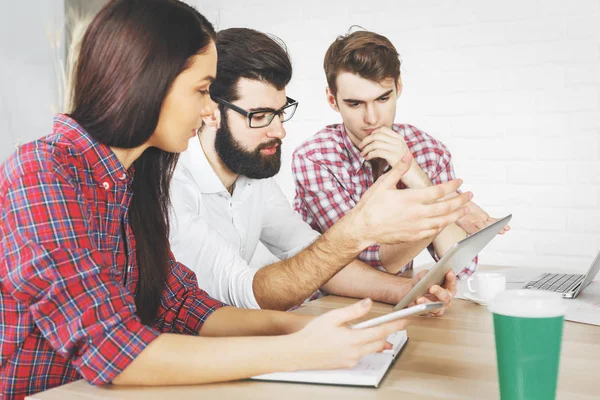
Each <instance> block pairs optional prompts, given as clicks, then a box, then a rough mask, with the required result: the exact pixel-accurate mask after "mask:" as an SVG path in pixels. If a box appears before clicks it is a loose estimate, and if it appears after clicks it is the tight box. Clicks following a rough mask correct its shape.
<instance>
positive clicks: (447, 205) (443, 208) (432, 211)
mask: <svg viewBox="0 0 600 400" xmlns="http://www.w3.org/2000/svg"><path fill="white" fill-rule="evenodd" d="M472 198H473V193H471V192H465V193H461V194H459V195H458V196H456V197H453V198H451V199H448V200H444V201H440V202H438V203H434V204H429V205H427V206H426V207H427V209H426V210H425V212H426V214H425V215H426V216H431V217H435V216H438V215H446V214H449V213H451V212H452V211H454V210H457V209H459V208H460V207H462V206H465V205H466V204H467V203H468V202H469V201H471V199H472Z"/></svg>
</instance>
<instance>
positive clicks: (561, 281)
mask: <svg viewBox="0 0 600 400" xmlns="http://www.w3.org/2000/svg"><path fill="white" fill-rule="evenodd" d="M599 270H600V251H599V252H598V254H597V255H596V258H595V259H594V261H593V262H592V265H591V266H590V268H589V269H588V271H587V272H586V273H585V275H582V274H552V273H544V274H541V275H539V276H538V277H536V278H534V279H532V280H531V281H529V282H527V283H526V284H525V286H523V287H522V289H532V290H549V291H551V292H557V293H560V294H562V297H563V298H565V299H574V298H575V297H577V296H579V293H581V292H582V291H583V289H585V288H586V287H587V286H588V285H589V284H590V283H591V282H592V280H594V278H595V277H596V274H597V273H598V271H599Z"/></svg>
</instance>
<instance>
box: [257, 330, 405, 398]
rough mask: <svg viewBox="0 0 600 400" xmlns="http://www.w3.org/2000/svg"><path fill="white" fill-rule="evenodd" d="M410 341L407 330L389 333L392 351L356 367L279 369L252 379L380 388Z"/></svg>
mask: <svg viewBox="0 0 600 400" xmlns="http://www.w3.org/2000/svg"><path fill="white" fill-rule="evenodd" d="M407 341H408V337H407V336H406V331H399V332H396V333H392V334H391V335H389V336H388V342H390V343H391V344H392V345H393V347H392V348H391V349H390V350H384V351H383V352H382V353H374V354H368V355H366V356H364V357H363V358H361V359H360V361H359V362H358V364H357V365H356V366H355V367H354V368H349V369H331V370H323V371H319V370H316V371H308V370H305V371H296V372H275V373H272V374H264V375H258V376H254V377H252V378H251V379H258V380H264V381H283V382H306V383H322V384H329V385H352V386H374V387H377V386H379V383H380V382H381V380H382V379H383V377H384V376H385V373H386V372H387V370H388V369H389V368H390V365H392V363H393V362H394V360H395V359H396V357H397V356H398V354H400V351H401V350H402V348H403V347H404V345H405V344H406V342H407Z"/></svg>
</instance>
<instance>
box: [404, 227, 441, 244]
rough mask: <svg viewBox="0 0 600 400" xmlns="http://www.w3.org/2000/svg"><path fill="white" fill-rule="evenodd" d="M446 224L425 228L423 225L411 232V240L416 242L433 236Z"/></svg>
mask: <svg viewBox="0 0 600 400" xmlns="http://www.w3.org/2000/svg"><path fill="white" fill-rule="evenodd" d="M446 225H447V224H446ZM446 225H444V226H442V227H440V228H436V227H433V228H425V227H424V228H423V229H420V230H419V231H418V232H416V233H414V234H413V236H412V239H411V241H414V242H418V241H420V240H423V239H430V238H434V237H436V236H437V235H439V234H440V232H441V231H442V230H443V229H444V228H445V227H446Z"/></svg>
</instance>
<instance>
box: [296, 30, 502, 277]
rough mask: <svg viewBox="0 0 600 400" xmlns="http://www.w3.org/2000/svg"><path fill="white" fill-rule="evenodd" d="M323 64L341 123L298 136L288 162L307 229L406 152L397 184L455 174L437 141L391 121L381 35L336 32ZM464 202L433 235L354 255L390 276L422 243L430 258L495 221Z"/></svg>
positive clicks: (415, 184)
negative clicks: (462, 210)
mask: <svg viewBox="0 0 600 400" xmlns="http://www.w3.org/2000/svg"><path fill="white" fill-rule="evenodd" d="M324 68H325V74H326V76H327V83H328V88H327V101H328V103H329V105H330V106H331V107H332V108H333V109H334V110H335V111H337V112H339V113H340V114H341V116H342V120H343V123H342V124H334V125H328V126H327V127H325V128H324V129H323V130H321V131H320V132H318V133H317V134H315V135H314V136H312V137H311V138H310V139H308V140H307V141H305V142H304V143H303V144H302V145H300V146H299V147H298V148H297V149H296V151H295V152H294V155H293V162H292V170H293V173H294V179H295V182H296V196H295V199H294V208H295V209H296V211H298V212H299V213H300V214H301V215H302V217H303V218H304V220H305V221H306V222H307V223H309V224H310V225H311V226H312V227H313V229H315V230H317V231H319V232H321V233H322V232H325V231H327V230H328V229H329V228H330V227H331V226H332V225H333V224H334V223H335V222H336V221H338V220H339V219H340V218H341V217H343V216H344V215H345V214H346V213H347V212H348V211H350V210H351V209H352V208H353V207H354V206H355V205H356V204H357V203H358V201H359V200H360V198H361V197H362V196H363V194H364V193H365V191H366V190H367V189H368V188H369V187H371V186H372V185H373V183H374V182H375V181H377V179H378V178H379V177H380V176H381V175H382V174H384V173H385V172H386V171H387V170H389V169H390V166H393V165H394V164H395V163H396V162H398V160H399V159H400V158H401V157H402V155H403V154H405V153H406V152H407V151H408V152H410V153H412V155H413V157H414V158H413V161H412V164H411V167H410V169H409V171H408V172H407V173H406V174H405V175H404V176H403V177H402V178H401V182H399V184H398V188H399V189H406V188H409V189H417V188H425V187H429V186H431V185H437V184H440V183H443V182H446V181H449V180H452V179H455V174H454V169H453V167H452V162H451V156H450V152H449V151H448V149H447V148H446V146H444V144H443V143H441V142H440V141H438V140H436V139H434V138H433V137H431V136H429V135H428V134H426V133H425V132H423V131H421V130H419V129H417V128H415V127H414V126H411V125H404V124H395V123H394V118H395V114H396V100H397V99H398V98H399V97H400V94H401V93H402V80H401V77H400V60H399V55H398V52H397V51H396V49H395V47H394V45H393V44H392V43H391V42H390V41H389V40H388V39H387V38H386V37H384V36H381V35H378V34H376V33H373V32H368V31H357V32H354V33H351V34H348V35H345V36H340V37H338V38H337V39H336V40H335V41H334V43H333V44H332V45H331V46H330V47H329V49H328V50H327V53H326V55H325V62H324ZM453 195H454V196H455V195H456V194H452V195H451V196H453ZM468 206H469V210H470V212H469V214H467V215H466V216H464V217H462V218H461V219H459V220H458V221H457V222H456V223H455V224H450V225H448V226H446V227H445V228H444V229H443V230H442V231H441V232H440V233H439V234H437V235H436V236H432V237H428V238H426V239H424V240H421V241H419V242H412V243H402V244H375V245H372V246H370V247H368V248H366V249H365V250H364V251H363V252H362V253H361V254H360V256H359V259H360V260H362V261H364V262H366V263H368V264H370V265H371V266H373V267H376V268H377V269H380V270H382V271H386V272H389V273H393V274H400V273H402V272H404V271H406V270H410V269H412V264H413V261H412V259H413V258H414V257H415V256H416V255H417V254H419V252H421V250H423V249H424V248H425V247H427V249H428V250H429V252H430V253H431V255H432V257H433V258H434V259H435V260H437V259H438V258H439V257H441V256H443V255H444V253H445V252H446V251H447V250H448V249H449V248H450V247H451V246H452V245H453V244H454V243H456V242H457V241H459V240H461V239H462V238H464V237H466V235H467V234H471V233H474V232H476V231H477V230H479V229H481V228H483V227H485V226H488V225H490V224H491V223H493V222H495V221H497V219H495V218H491V217H490V216H489V215H488V214H487V213H486V212H485V211H483V210H482V209H481V208H480V207H479V206H477V205H476V204H475V203H473V202H470V203H468ZM506 229H509V228H506ZM501 233H504V230H503V231H502V232H501ZM476 265H477V259H475V260H473V262H472V263H471V264H470V265H469V266H467V267H466V268H465V269H464V270H463V271H462V272H461V274H459V277H460V275H464V274H468V275H470V274H471V273H473V272H474V270H475V267H476Z"/></svg>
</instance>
